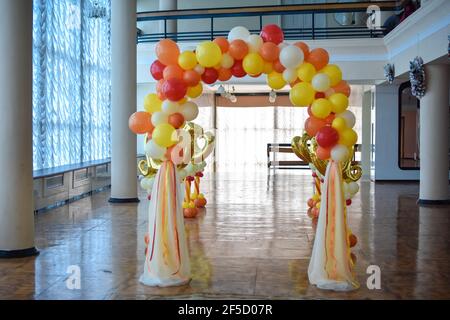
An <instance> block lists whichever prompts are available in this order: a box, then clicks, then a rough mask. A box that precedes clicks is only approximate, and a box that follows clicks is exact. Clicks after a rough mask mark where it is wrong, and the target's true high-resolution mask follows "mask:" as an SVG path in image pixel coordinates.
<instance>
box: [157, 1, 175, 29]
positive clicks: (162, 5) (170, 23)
mask: <svg viewBox="0 0 450 320" xmlns="http://www.w3.org/2000/svg"><path fill="white" fill-rule="evenodd" d="M159 10H161V11H165V10H177V0H159ZM166 23H167V25H166V28H167V29H166V31H167V32H168V33H175V32H177V20H167V22H166ZM159 32H161V33H163V32H164V21H161V25H160V31H159Z"/></svg>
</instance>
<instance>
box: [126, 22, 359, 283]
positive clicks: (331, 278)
mask: <svg viewBox="0 0 450 320" xmlns="http://www.w3.org/2000/svg"><path fill="white" fill-rule="evenodd" d="M156 56H157V58H158V59H157V60H156V61H154V62H153V63H152V65H151V67H150V72H151V74H152V76H153V77H154V78H155V80H157V81H158V82H157V85H156V93H150V94H148V95H147V96H146V97H145V101H144V107H145V111H139V112H136V113H134V114H133V115H131V117H130V119H129V127H130V129H131V130H132V131H133V132H134V133H136V134H145V135H146V145H145V152H146V155H147V160H146V161H143V162H141V163H140V164H139V168H140V170H141V173H142V174H143V175H144V178H143V179H142V180H141V186H142V187H143V188H144V189H146V190H148V192H149V199H151V200H150V205H149V220H148V233H147V235H146V237H145V242H146V246H147V248H146V252H145V255H146V258H145V267H144V273H143V274H142V276H141V279H140V281H141V282H142V283H143V284H146V285H150V286H172V285H182V284H186V283H188V282H189V280H190V264H189V253H188V249H187V243H186V236H185V233H184V217H185V218H190V217H195V215H196V213H197V212H198V209H197V208H199V207H200V208H201V207H204V206H205V205H206V199H205V198H204V196H203V195H202V194H201V193H200V190H199V185H200V178H201V176H202V171H203V169H204V167H205V161H204V159H205V158H206V157H207V156H208V155H209V154H210V153H211V151H212V149H213V147H214V136H213V135H212V134H211V133H203V131H202V128H201V127H199V126H198V125H196V124H194V123H193V122H192V121H193V120H195V118H196V117H197V115H198V113H199V109H198V106H197V105H196V104H195V102H193V101H192V100H191V99H194V98H197V97H199V96H200V95H201V94H202V90H203V85H202V83H206V84H213V83H215V82H216V81H227V80H229V79H230V78H231V77H232V76H234V77H236V78H242V77H244V76H246V75H249V76H251V77H259V76H260V75H262V74H265V75H266V79H267V84H268V86H269V87H270V88H272V89H274V90H279V89H282V88H283V87H284V86H285V85H286V84H289V85H290V86H291V89H290V92H289V98H290V101H291V103H292V105H294V106H298V107H305V108H307V110H308V114H309V118H308V119H307V120H306V121H305V124H304V129H305V133H304V135H303V136H302V137H295V138H294V139H293V141H292V147H293V150H294V152H295V153H296V155H297V156H299V157H300V158H302V159H303V160H305V161H307V162H308V163H309V164H310V167H311V169H312V171H313V177H314V181H315V186H316V187H315V194H314V196H313V197H312V198H311V199H309V200H308V206H309V207H310V209H309V213H310V215H311V217H312V218H313V219H315V222H316V223H317V227H316V236H315V241H314V247H313V252H312V256H311V261H310V265H309V269H308V275H309V280H310V282H311V283H312V284H315V285H317V286H318V287H319V288H323V289H332V290H352V289H355V288H357V287H358V283H357V282H356V280H355V276H354V272H353V269H354V264H355V261H356V257H355V256H354V255H353V253H351V247H353V246H354V245H355V244H356V242H357V238H356V236H355V235H353V234H352V233H351V231H350V229H349V228H348V225H347V217H346V215H347V206H349V205H350V204H351V198H352V196H353V195H354V194H356V193H357V192H358V190H359V187H358V184H356V181H357V180H359V178H360V177H361V169H360V168H359V167H358V166H355V165H354V164H353V163H352V161H351V158H352V156H353V154H354V145H355V143H356V141H357V134H356V132H355V131H354V130H353V129H352V128H353V127H354V125H355V116H354V114H353V113H352V112H351V111H350V110H347V108H348V105H349V96H350V87H349V85H348V84H347V82H346V81H344V80H342V72H341V70H340V68H339V67H338V66H337V65H335V64H329V55H328V52H327V51H326V50H324V49H322V48H315V49H312V50H310V48H309V47H308V45H307V44H306V43H304V42H295V43H292V44H288V43H286V42H284V34H283V31H282V30H281V28H280V27H278V26H277V25H273V24H271V25H266V26H264V27H263V28H262V30H261V33H260V34H259V35H256V34H250V32H249V31H248V30H247V29H246V28H244V27H235V28H233V29H232V30H231V31H230V33H229V34H228V38H227V39H226V38H224V37H218V38H215V39H214V40H213V41H203V42H201V43H200V44H198V45H197V47H196V49H195V50H194V51H183V52H180V49H179V48H178V46H177V44H176V43H175V42H174V41H172V40H170V39H162V40H160V41H159V42H158V43H157V45H156ZM199 134H200V135H201V136H202V137H203V138H204V139H205V140H206V142H207V143H206V144H205V146H204V147H202V148H200V147H199V145H198V144H197V136H198V135H199ZM192 182H194V187H195V188H194V192H193V193H191V183H192ZM183 184H184V187H185V188H184V189H185V190H183V187H182V186H183ZM183 215H184V217H183Z"/></svg>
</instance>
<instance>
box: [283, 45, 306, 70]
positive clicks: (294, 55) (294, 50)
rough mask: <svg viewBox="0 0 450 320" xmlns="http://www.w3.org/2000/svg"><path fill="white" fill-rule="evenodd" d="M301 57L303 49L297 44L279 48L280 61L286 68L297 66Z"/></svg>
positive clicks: (302, 56) (301, 61)
mask: <svg viewBox="0 0 450 320" xmlns="http://www.w3.org/2000/svg"><path fill="white" fill-rule="evenodd" d="M303 59H304V55H303V51H302V50H301V49H300V48H299V47H297V46H294V45H288V46H286V47H284V48H283V49H281V52H280V62H281V64H282V65H283V66H284V67H286V68H297V67H298V66H299V65H300V64H301V63H303Z"/></svg>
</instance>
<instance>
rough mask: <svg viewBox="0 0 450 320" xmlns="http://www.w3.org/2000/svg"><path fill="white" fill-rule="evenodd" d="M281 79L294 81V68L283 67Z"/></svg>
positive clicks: (295, 75)
mask: <svg viewBox="0 0 450 320" xmlns="http://www.w3.org/2000/svg"><path fill="white" fill-rule="evenodd" d="M283 79H284V81H286V82H287V83H291V82H294V81H295V79H297V71H296V70H295V69H285V70H284V71H283Z"/></svg>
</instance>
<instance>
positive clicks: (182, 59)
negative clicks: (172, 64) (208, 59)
mask: <svg viewBox="0 0 450 320" xmlns="http://www.w3.org/2000/svg"><path fill="white" fill-rule="evenodd" d="M178 64H179V65H180V67H181V68H183V69H184V70H191V69H194V67H195V66H196V65H197V57H196V56H195V53H193V52H192V51H184V52H183V53H182V54H180V55H179V56H178Z"/></svg>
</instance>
